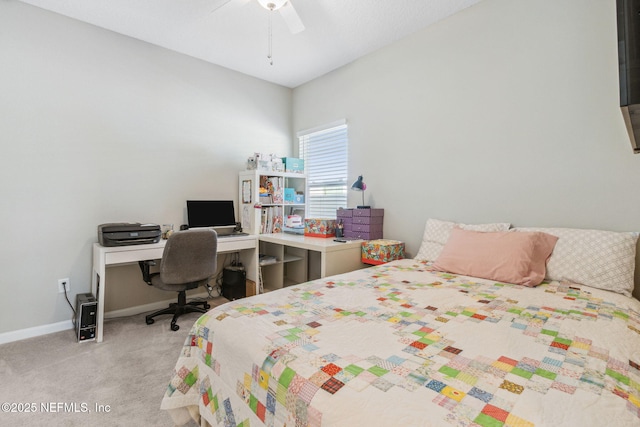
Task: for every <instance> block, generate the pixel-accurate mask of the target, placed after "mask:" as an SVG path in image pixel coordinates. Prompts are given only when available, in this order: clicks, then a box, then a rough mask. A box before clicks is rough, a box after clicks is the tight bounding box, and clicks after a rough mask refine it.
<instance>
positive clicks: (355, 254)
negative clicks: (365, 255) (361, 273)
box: [320, 246, 363, 277]
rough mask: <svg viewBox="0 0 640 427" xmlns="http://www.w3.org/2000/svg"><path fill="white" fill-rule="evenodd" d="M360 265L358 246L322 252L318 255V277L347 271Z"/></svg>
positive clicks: (356, 268) (358, 267)
mask: <svg viewBox="0 0 640 427" xmlns="http://www.w3.org/2000/svg"><path fill="white" fill-rule="evenodd" d="M362 267H363V265H362V261H361V249H360V246H357V247H355V248H352V249H346V250H343V251H336V252H322V254H321V255H320V275H321V276H320V277H327V276H333V275H334V274H342V273H347V272H349V271H353V270H359V269H361V268H362Z"/></svg>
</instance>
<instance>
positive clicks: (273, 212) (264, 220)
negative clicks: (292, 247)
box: [260, 206, 282, 234]
mask: <svg viewBox="0 0 640 427" xmlns="http://www.w3.org/2000/svg"><path fill="white" fill-rule="evenodd" d="M260 230H261V233H263V234H269V233H281V232H282V207H281V206H267V207H263V208H262V216H261V221H260Z"/></svg>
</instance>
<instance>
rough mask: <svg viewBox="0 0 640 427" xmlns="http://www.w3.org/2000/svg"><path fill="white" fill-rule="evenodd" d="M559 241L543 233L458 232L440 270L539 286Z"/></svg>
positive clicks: (438, 262) (439, 264) (438, 266)
mask: <svg viewBox="0 0 640 427" xmlns="http://www.w3.org/2000/svg"><path fill="white" fill-rule="evenodd" d="M557 241H558V238H557V237H556V236H552V235H551V234H547V233H542V232H509V231H498V232H481V231H470V230H463V229H460V228H454V229H453V230H451V236H450V237H449V240H448V241H447V244H446V245H445V246H444V248H443V249H442V253H441V254H440V256H439V257H438V258H437V259H436V261H435V262H434V264H433V267H434V268H435V269H436V270H441V271H448V272H450V273H456V274H463V275H465V276H473V277H480V278H483V279H491V280H496V281H499V282H505V283H515V284H518V285H524V286H530V287H533V286H538V285H539V284H540V283H541V282H542V280H543V279H544V276H545V273H546V264H547V259H549V256H551V252H553V248H554V246H555V245H556V242H557Z"/></svg>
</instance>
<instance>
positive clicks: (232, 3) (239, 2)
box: [210, 0, 251, 13]
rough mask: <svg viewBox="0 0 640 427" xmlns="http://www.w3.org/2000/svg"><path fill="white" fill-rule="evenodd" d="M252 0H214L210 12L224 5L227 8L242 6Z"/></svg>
mask: <svg viewBox="0 0 640 427" xmlns="http://www.w3.org/2000/svg"><path fill="white" fill-rule="evenodd" d="M250 1H251V0H213V1H212V4H211V5H212V9H211V12H210V13H213V12H215V11H216V10H218V9H220V8H221V7H222V6H227V5H229V6H227V9H229V8H231V7H234V8H235V7H240V6H244V5H245V4H247V3H249V2H250Z"/></svg>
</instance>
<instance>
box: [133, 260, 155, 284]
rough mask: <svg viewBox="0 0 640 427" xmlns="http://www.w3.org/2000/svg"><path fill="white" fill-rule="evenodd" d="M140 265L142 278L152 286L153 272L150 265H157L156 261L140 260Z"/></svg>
mask: <svg viewBox="0 0 640 427" xmlns="http://www.w3.org/2000/svg"><path fill="white" fill-rule="evenodd" d="M138 265H139V266H140V271H141V272H142V280H144V281H145V283H146V284H147V285H149V286H151V273H150V272H149V267H151V266H153V265H157V264H156V262H155V261H154V260H147V261H138Z"/></svg>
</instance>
